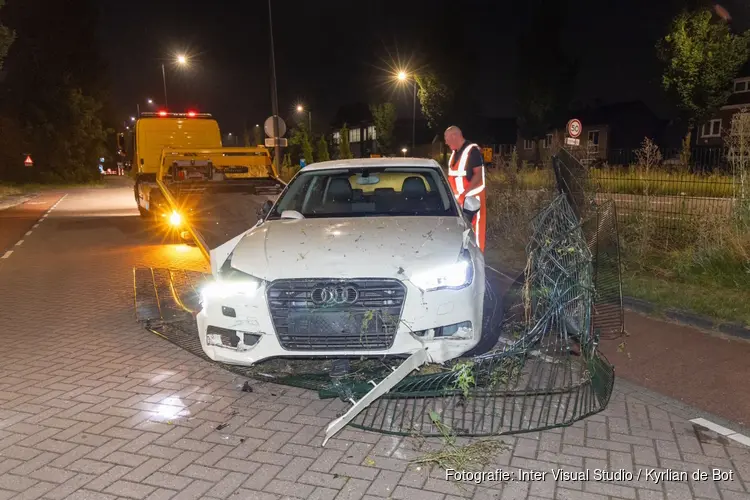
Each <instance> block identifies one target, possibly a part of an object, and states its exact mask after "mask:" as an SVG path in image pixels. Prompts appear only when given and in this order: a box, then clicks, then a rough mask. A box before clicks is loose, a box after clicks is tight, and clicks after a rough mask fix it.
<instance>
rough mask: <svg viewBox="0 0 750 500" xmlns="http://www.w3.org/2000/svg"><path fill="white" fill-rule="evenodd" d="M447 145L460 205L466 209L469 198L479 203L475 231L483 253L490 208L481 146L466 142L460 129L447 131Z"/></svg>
mask: <svg viewBox="0 0 750 500" xmlns="http://www.w3.org/2000/svg"><path fill="white" fill-rule="evenodd" d="M445 143H446V144H447V145H448V147H449V148H451V150H452V152H451V159H450V161H449V162H448V182H449V183H450V185H451V189H452V190H453V195H454V196H455V197H456V200H457V201H458V204H459V205H460V206H461V207H463V206H464V200H465V199H466V197H468V196H474V197H476V198H477V199H478V200H479V203H480V207H481V208H480V209H479V212H477V214H476V215H475V216H474V221H473V227H474V234H475V235H476V239H477V246H479V249H480V250H481V251H482V252H484V241H485V228H486V227H487V204H486V200H485V194H486V193H485V176H484V161H483V158H482V151H481V150H480V149H479V146H477V145H476V144H472V143H469V141H467V140H466V139H464V135H463V133H462V132H461V129H460V128H458V127H456V126H452V127H448V128H447V129H446V131H445Z"/></svg>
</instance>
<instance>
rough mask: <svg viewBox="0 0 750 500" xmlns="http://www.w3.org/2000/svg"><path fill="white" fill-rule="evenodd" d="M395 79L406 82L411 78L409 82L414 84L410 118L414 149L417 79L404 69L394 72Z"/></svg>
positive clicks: (412, 146)
mask: <svg viewBox="0 0 750 500" xmlns="http://www.w3.org/2000/svg"><path fill="white" fill-rule="evenodd" d="M410 76H411V78H410ZM396 79H397V80H398V81H399V83H402V82H403V83H406V82H409V80H412V81H411V82H410V83H411V84H412V85H413V86H414V103H413V109H412V118H411V148H412V149H414V147H415V143H416V136H417V79H416V77H415V76H414V75H409V73H407V72H406V71H405V70H401V71H399V72H398V73H396Z"/></svg>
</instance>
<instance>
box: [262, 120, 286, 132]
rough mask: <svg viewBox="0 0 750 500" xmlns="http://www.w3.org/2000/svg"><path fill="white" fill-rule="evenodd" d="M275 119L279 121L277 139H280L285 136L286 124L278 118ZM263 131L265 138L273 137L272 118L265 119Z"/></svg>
mask: <svg viewBox="0 0 750 500" xmlns="http://www.w3.org/2000/svg"><path fill="white" fill-rule="evenodd" d="M276 118H278V120H279V137H281V136H283V135H284V134H286V123H284V120H282V119H281V117H280V116H277V117H276ZM263 130H265V131H266V136H268V137H273V116H269V117H268V118H266V121H265V122H264V123H263Z"/></svg>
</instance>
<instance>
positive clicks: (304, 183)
mask: <svg viewBox="0 0 750 500" xmlns="http://www.w3.org/2000/svg"><path fill="white" fill-rule="evenodd" d="M312 181H313V176H311V175H310V176H304V177H301V178H298V179H297V180H296V181H295V182H293V183H292V184H291V185H290V186H289V191H288V192H287V193H286V195H285V196H284V197H283V198H282V199H281V201H280V203H279V204H277V205H276V209H275V210H274V215H276V216H281V212H283V211H284V210H296V211H298V212H301V211H302V206H303V202H304V200H305V198H306V196H305V195H306V194H307V193H308V191H309V190H308V186H309V185H310V182H312Z"/></svg>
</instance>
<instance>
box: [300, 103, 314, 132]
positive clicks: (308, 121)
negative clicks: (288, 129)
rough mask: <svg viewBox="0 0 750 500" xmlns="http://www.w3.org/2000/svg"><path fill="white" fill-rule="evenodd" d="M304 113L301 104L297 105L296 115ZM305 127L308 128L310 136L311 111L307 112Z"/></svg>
mask: <svg viewBox="0 0 750 500" xmlns="http://www.w3.org/2000/svg"><path fill="white" fill-rule="evenodd" d="M304 111H305V108H304V107H303V106H302V105H301V104H298V105H297V113H302V112H304ZM307 126H308V127H309V128H308V133H309V134H310V135H311V136H312V111H309V110H308V111H307Z"/></svg>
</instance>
